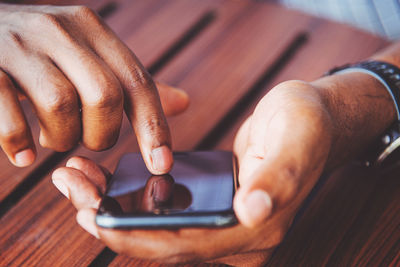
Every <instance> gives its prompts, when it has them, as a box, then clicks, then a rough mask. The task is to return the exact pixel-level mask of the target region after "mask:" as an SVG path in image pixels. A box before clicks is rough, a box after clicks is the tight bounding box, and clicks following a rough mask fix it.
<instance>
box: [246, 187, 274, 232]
mask: <svg viewBox="0 0 400 267" xmlns="http://www.w3.org/2000/svg"><path fill="white" fill-rule="evenodd" d="M245 206H246V210H247V216H248V220H247V221H248V222H250V223H251V225H252V226H255V225H258V224H260V223H261V222H263V221H264V220H265V219H266V218H267V217H268V216H269V215H270V214H271V211H272V200H271V197H270V196H269V195H268V194H267V193H266V192H264V191H262V190H254V191H253V192H251V193H250V194H249V195H248V196H247V197H246V199H245Z"/></svg>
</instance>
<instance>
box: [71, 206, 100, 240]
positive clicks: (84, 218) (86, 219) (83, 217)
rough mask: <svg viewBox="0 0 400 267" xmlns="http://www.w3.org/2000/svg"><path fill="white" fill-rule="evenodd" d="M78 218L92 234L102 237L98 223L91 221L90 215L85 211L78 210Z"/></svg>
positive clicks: (81, 224)
mask: <svg viewBox="0 0 400 267" xmlns="http://www.w3.org/2000/svg"><path fill="white" fill-rule="evenodd" d="M76 220H77V222H78V224H79V225H80V226H81V227H82V228H83V229H85V231H86V232H88V233H89V234H91V235H92V236H94V237H96V238H97V239H100V236H99V233H98V232H97V229H96V225H95V224H94V222H91V221H90V220H91V219H90V217H89V216H86V214H85V212H84V211H81V212H78V214H77V216H76Z"/></svg>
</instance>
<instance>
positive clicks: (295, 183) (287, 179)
mask: <svg viewBox="0 0 400 267" xmlns="http://www.w3.org/2000/svg"><path fill="white" fill-rule="evenodd" d="M279 180H280V181H279V182H280V184H281V185H282V186H283V187H284V190H283V194H282V195H281V197H280V198H281V201H280V202H281V204H284V203H287V202H289V201H290V200H291V199H293V197H294V196H295V195H296V193H297V192H298V188H299V180H300V179H299V173H298V170H297V169H296V168H295V167H294V166H288V167H286V168H284V169H282V171H281V175H280V177H279Z"/></svg>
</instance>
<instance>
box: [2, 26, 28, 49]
mask: <svg viewBox="0 0 400 267" xmlns="http://www.w3.org/2000/svg"><path fill="white" fill-rule="evenodd" d="M2 35H3V36H2V38H3V40H4V41H5V43H6V44H7V45H9V46H11V47H17V48H24V47H25V42H24V41H23V38H22V36H21V35H20V34H19V33H18V32H16V31H12V30H10V31H7V32H5V33H3V34H2Z"/></svg>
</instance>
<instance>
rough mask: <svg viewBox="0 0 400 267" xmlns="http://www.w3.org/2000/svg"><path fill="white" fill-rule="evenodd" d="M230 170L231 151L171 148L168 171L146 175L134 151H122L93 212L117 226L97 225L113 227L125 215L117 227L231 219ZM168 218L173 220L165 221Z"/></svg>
mask: <svg viewBox="0 0 400 267" xmlns="http://www.w3.org/2000/svg"><path fill="white" fill-rule="evenodd" d="M234 168H235V166H234V163H233V156H232V153H231V152H225V151H196V152H175V153H174V166H173V168H172V170H171V171H170V173H168V174H166V175H152V174H151V173H150V172H149V171H148V170H147V168H146V166H145V164H144V162H143V159H142V157H141V155H140V154H139V153H131V154H126V155H124V156H123V157H122V158H121V160H120V162H119V164H118V167H117V170H116V171H115V174H114V176H113V178H112V180H111V181H110V184H109V186H108V189H107V192H106V195H105V197H104V198H103V200H102V203H101V205H100V209H99V212H98V215H104V216H108V217H113V218H114V220H113V222H114V224H117V226H115V225H111V226H110V225H109V226H106V225H101V222H100V223H99V220H97V222H98V224H99V225H100V226H103V227H118V225H119V224H120V223H121V222H122V220H123V219H124V218H125V224H123V225H119V226H124V225H125V226H129V225H132V226H143V227H146V226H149V227H151V226H157V225H158V226H163V225H179V226H185V224H188V225H202V223H201V221H200V218H202V220H204V219H205V218H209V219H211V218H214V219H215V218H216V217H220V216H223V215H227V214H229V216H230V217H231V218H232V216H234V214H233V209H232V200H233V196H234V193H235V190H236V177H235V172H234ZM188 217H190V218H191V219H190V220H187V218H188ZM196 217H198V219H199V220H197V221H196ZM118 218H119V220H118ZM126 218H129V220H126ZM167 218H169V219H167ZM171 218H172V221H174V222H175V223H172V224H171V222H172V221H171ZM97 219H98V218H97ZM135 219H136V220H135ZM143 219H147V220H143ZM185 219H186V220H185ZM128 221H130V224H129V223H128ZM208 224H212V222H210V221H209V222H208Z"/></svg>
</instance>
